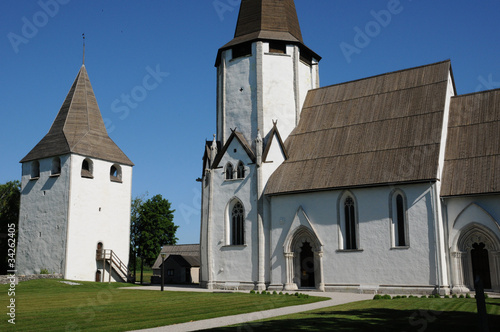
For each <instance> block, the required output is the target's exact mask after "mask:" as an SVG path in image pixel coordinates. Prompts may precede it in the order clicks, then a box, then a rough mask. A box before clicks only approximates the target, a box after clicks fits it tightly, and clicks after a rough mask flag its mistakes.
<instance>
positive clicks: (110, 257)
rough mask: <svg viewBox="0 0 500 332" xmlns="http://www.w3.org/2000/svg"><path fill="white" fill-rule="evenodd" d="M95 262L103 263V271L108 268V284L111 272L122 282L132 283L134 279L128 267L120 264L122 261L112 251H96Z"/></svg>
mask: <svg viewBox="0 0 500 332" xmlns="http://www.w3.org/2000/svg"><path fill="white" fill-rule="evenodd" d="M96 260H97V261H102V262H103V269H104V270H106V267H107V266H109V270H108V274H109V282H111V271H112V270H113V271H115V272H116V274H117V275H118V276H119V277H120V278H121V279H122V280H123V281H124V282H131V283H134V282H135V279H134V277H133V276H132V273H131V271H130V270H129V269H128V266H127V265H126V264H124V263H123V262H122V260H121V259H120V258H119V257H118V255H116V253H115V252H114V251H113V250H110V249H97V251H96ZM101 281H104V280H101Z"/></svg>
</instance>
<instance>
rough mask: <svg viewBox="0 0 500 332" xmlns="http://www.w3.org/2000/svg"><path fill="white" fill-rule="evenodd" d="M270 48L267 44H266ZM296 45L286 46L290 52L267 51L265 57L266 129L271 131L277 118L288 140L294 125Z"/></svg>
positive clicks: (284, 137)
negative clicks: (294, 57) (294, 51)
mask: <svg viewBox="0 0 500 332" xmlns="http://www.w3.org/2000/svg"><path fill="white" fill-rule="evenodd" d="M264 45H266V47H267V48H269V44H268V43H264ZM293 49H294V47H293V46H291V45H290V46H287V54H273V53H267V52H264V55H263V58H262V65H263V68H262V79H263V82H262V92H263V107H264V109H263V112H264V114H263V119H264V123H263V128H261V130H263V131H264V133H268V132H269V131H270V130H271V129H272V128H273V120H278V125H279V128H280V134H281V135H282V138H283V140H285V139H286V138H287V137H288V135H289V134H290V132H291V131H292V130H293V128H295V123H296V108H295V106H296V105H295V77H294V64H293V60H294V59H293Z"/></svg>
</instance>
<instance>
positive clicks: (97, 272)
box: [95, 270, 102, 282]
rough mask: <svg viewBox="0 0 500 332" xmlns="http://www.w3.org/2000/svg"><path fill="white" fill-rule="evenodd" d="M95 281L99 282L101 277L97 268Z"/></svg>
mask: <svg viewBox="0 0 500 332" xmlns="http://www.w3.org/2000/svg"><path fill="white" fill-rule="evenodd" d="M95 281H96V282H101V281H102V279H101V270H97V271H96V272H95Z"/></svg>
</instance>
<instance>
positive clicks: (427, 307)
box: [215, 298, 500, 332]
mask: <svg viewBox="0 0 500 332" xmlns="http://www.w3.org/2000/svg"><path fill="white" fill-rule="evenodd" d="M486 303H487V311H488V321H489V328H490V329H489V330H490V331H491V332H493V331H500V299H487V300H486ZM476 327H477V315H476V300H475V299H420V298H417V299H415V298H412V299H393V300H368V301H360V302H354V303H350V304H345V305H340V306H335V307H330V308H325V309H318V310H315V311H309V312H305V313H299V314H294V315H289V316H282V317H278V318H274V319H267V320H263V321H258V322H251V323H247V324H241V325H239V326H237V330H238V331H276V332H278V331H388V332H392V331H394V332H396V331H398V332H399V331H408V332H409V331H419V332H423V331H426V332H430V331H439V332H442V331H453V332H461V331H464V332H465V331H467V332H469V331H477V328H476ZM235 330H236V329H235V327H230V328H229V327H228V328H219V329H215V331H235Z"/></svg>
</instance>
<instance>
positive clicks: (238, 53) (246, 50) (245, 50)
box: [233, 43, 252, 59]
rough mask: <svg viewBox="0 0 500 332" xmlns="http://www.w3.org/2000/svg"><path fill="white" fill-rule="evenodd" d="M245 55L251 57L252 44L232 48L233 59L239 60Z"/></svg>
mask: <svg viewBox="0 0 500 332" xmlns="http://www.w3.org/2000/svg"><path fill="white" fill-rule="evenodd" d="M247 55H252V44H251V43H245V44H239V45H236V46H234V47H233V59H236V58H241V57H244V56H247Z"/></svg>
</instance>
